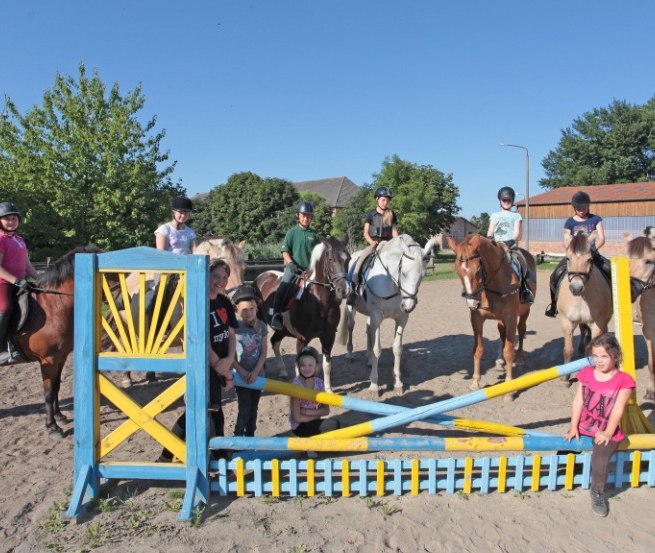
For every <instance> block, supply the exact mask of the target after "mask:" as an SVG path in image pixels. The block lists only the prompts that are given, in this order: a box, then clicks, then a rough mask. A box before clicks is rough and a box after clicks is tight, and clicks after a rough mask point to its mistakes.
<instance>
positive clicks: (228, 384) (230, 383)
mask: <svg viewBox="0 0 655 553" xmlns="http://www.w3.org/2000/svg"><path fill="white" fill-rule="evenodd" d="M224 378H225V386H223V389H224V390H225V391H226V392H229V391H230V390H231V389H232V388H234V377H233V376H232V375H231V374H230V375H229V376H226V377H224Z"/></svg>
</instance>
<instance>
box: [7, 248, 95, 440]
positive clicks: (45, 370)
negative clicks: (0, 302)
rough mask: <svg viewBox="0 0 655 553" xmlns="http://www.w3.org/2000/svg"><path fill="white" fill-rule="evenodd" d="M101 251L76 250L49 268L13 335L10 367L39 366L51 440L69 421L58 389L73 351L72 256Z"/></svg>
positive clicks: (73, 273) (73, 260) (31, 297)
mask: <svg viewBox="0 0 655 553" xmlns="http://www.w3.org/2000/svg"><path fill="white" fill-rule="evenodd" d="M101 251H102V250H100V248H97V247H96V246H86V247H78V248H75V249H74V250H71V251H70V252H68V253H67V254H65V255H64V256H62V257H60V258H59V259H57V260H56V261H55V262H54V263H53V264H52V265H50V266H49V267H48V268H47V269H46V270H45V272H44V273H43V275H41V277H40V278H39V280H38V281H37V282H36V284H35V285H34V287H33V288H32V293H31V294H30V297H29V314H28V316H27V320H26V321H25V324H24V325H23V327H22V328H21V330H19V331H18V332H17V333H15V334H14V335H13V336H12V341H13V343H14V344H15V345H16V348H17V350H18V352H19V353H20V355H21V359H20V360H19V361H14V362H13V363H12V364H15V363H25V362H33V361H38V362H39V365H41V376H42V378H43V394H44V398H45V416H46V428H47V429H48V432H49V434H50V435H51V436H52V437H53V438H62V437H63V436H64V432H63V431H62V429H61V428H60V427H59V425H58V424H57V421H60V422H62V423H67V422H69V419H68V417H66V415H64V414H63V413H62V412H61V410H60V409H59V387H60V385H61V372H62V370H63V368H64V363H66V359H67V358H68V354H69V353H70V352H71V351H73V299H74V298H73V293H74V288H75V281H74V278H75V254H77V253H100V252H101Z"/></svg>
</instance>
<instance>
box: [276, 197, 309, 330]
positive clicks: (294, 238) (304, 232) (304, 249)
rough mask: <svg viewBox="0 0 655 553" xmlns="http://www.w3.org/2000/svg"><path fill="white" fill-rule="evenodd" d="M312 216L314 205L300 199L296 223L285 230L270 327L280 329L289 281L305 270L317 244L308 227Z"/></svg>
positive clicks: (282, 326)
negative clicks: (281, 264)
mask: <svg viewBox="0 0 655 553" xmlns="http://www.w3.org/2000/svg"><path fill="white" fill-rule="evenodd" d="M313 217H314V206H313V205H312V203H311V202H308V201H302V202H299V203H298V205H297V206H296V219H298V224H297V225H296V226H294V227H293V228H290V229H289V230H288V231H287V234H286V236H285V237H284V243H283V244H282V259H284V275H283V276H282V282H280V286H279V287H278V289H277V291H276V292H275V298H274V299H273V307H272V308H271V312H269V315H271V328H272V329H273V330H282V329H283V328H284V322H283V321H282V314H281V313H280V309H281V304H282V300H283V298H284V296H285V295H286V291H287V289H288V288H289V283H290V282H291V281H292V280H293V277H294V275H295V274H296V272H297V271H298V270H301V271H306V270H307V267H309V261H310V259H311V256H312V250H313V249H314V246H315V245H316V244H318V241H319V237H318V234H317V233H316V231H315V230H314V229H311V228H309V225H310V224H311V222H312V218H313Z"/></svg>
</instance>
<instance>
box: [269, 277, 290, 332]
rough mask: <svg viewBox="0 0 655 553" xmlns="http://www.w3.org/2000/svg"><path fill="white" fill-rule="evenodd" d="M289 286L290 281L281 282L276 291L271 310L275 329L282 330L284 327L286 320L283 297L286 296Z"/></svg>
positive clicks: (272, 324) (270, 313) (272, 323)
mask: <svg viewBox="0 0 655 553" xmlns="http://www.w3.org/2000/svg"><path fill="white" fill-rule="evenodd" d="M288 287H289V283H288V282H284V281H282V282H280V286H279V287H278V289H277V290H276V292H275V298H273V307H271V309H270V310H269V313H268V314H269V315H270V316H271V322H270V325H271V328H272V329H273V330H282V329H283V328H284V321H283V320H282V313H281V307H282V299H283V298H284V296H286V292H287V288H288Z"/></svg>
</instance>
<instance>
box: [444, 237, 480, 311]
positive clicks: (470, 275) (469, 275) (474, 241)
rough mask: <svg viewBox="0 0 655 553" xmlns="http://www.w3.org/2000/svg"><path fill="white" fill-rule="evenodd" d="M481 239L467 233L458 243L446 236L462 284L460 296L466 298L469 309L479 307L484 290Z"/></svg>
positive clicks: (473, 309)
mask: <svg viewBox="0 0 655 553" xmlns="http://www.w3.org/2000/svg"><path fill="white" fill-rule="evenodd" d="M482 240H483V238H482V236H480V235H479V234H469V235H468V236H466V237H465V238H463V239H462V241H461V242H460V243H459V244H457V243H456V242H455V241H454V240H453V239H452V238H450V237H449V238H448V245H449V246H450V249H451V250H453V251H454V252H455V272H456V273H457V275H458V276H459V279H460V280H461V281H462V285H463V286H464V290H463V291H462V297H463V298H466V305H467V306H468V308H469V309H470V310H471V311H475V310H476V309H478V308H479V307H480V302H481V298H482V291H483V290H484V266H483V265H482V255H481V254H480V246H481V244H482Z"/></svg>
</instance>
